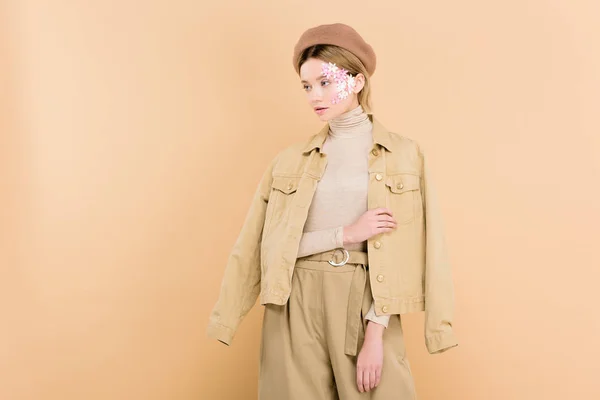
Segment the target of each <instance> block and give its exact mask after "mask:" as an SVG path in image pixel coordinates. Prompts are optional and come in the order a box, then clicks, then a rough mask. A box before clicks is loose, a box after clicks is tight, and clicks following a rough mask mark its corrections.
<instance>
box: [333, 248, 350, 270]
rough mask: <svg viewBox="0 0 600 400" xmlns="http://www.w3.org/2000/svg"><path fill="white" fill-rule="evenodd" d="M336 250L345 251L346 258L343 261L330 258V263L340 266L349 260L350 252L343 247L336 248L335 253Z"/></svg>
mask: <svg viewBox="0 0 600 400" xmlns="http://www.w3.org/2000/svg"><path fill="white" fill-rule="evenodd" d="M336 250H342V251H343V252H344V253H345V255H346V258H345V259H344V261H342V262H341V263H336V262H334V261H333V260H329V264H331V265H333V266H334V267H340V266H342V265H344V264H346V263H347V262H348V260H349V259H350V253H348V250H346V249H344V248H343V247H338V248H337V249H335V250H334V253H333V254H335V251H336Z"/></svg>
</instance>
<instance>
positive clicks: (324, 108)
mask: <svg viewBox="0 0 600 400" xmlns="http://www.w3.org/2000/svg"><path fill="white" fill-rule="evenodd" d="M327 108H328V107H315V111H321V110H327Z"/></svg>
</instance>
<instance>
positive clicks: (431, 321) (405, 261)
mask: <svg viewBox="0 0 600 400" xmlns="http://www.w3.org/2000/svg"><path fill="white" fill-rule="evenodd" d="M369 118H371V121H372V122H373V142H374V144H373V148H372V150H371V152H370V154H369V177H370V179H369V186H368V208H369V209H373V208H377V207H388V208H390V209H391V210H392V213H393V216H394V218H395V219H396V222H397V227H396V229H395V230H393V231H391V232H386V233H381V234H378V235H375V236H373V237H371V238H370V239H369V240H368V259H369V272H370V274H369V276H370V278H371V282H370V283H371V290H372V293H373V298H374V302H375V313H376V314H377V315H381V314H405V313H410V312H416V311H425V326H424V336H425V345H426V347H427V350H428V351H429V353H430V354H435V353H441V352H444V351H446V350H448V349H450V348H452V347H455V346H457V345H458V343H457V339H456V337H455V335H454V333H453V330H452V321H453V311H454V287H453V283H452V274H451V266H450V264H449V262H448V256H447V253H446V245H445V239H444V226H443V221H442V217H441V215H440V209H439V206H438V204H437V194H436V191H435V188H434V186H433V183H432V179H431V176H430V173H429V167H428V159H427V157H426V155H425V154H424V152H423V149H422V148H421V147H420V146H419V144H418V143H417V142H416V141H415V140H413V139H410V138H407V137H405V136H401V135H399V134H396V133H393V132H390V131H388V130H387V129H386V128H385V127H384V126H383V125H382V124H381V123H380V122H379V121H378V120H377V119H376V118H374V117H373V115H372V114H369ZM328 131H329V125H328V124H326V125H325V126H324V127H323V129H322V130H321V131H320V132H319V133H317V134H315V135H313V136H311V137H310V138H309V139H308V140H306V141H303V142H300V143H295V144H293V145H291V146H289V147H287V148H286V149H284V150H282V151H281V152H279V153H278V154H277V155H276V156H275V157H274V159H273V160H272V162H271V163H270V164H269V166H268V168H267V169H266V171H265V172H264V174H263V176H262V179H261V180H260V183H259V185H258V188H257V189H256V192H255V194H254V197H253V199H252V203H251V205H250V209H249V210H248V212H247V215H246V218H245V221H244V223H243V226H242V228H241V231H240V233H239V236H238V237H237V240H236V242H235V244H234V246H233V249H232V250H231V253H230V255H229V258H228V261H227V265H226V267H225V274H224V277H223V280H222V283H221V288H220V295H219V298H218V301H217V302H216V304H215V306H214V308H213V310H212V312H211V315H210V320H209V325H208V329H207V334H208V335H209V336H210V337H212V338H214V339H217V340H219V341H221V342H223V343H225V344H227V345H229V344H230V343H231V341H232V339H233V336H234V334H235V332H236V330H237V328H238V326H239V324H240V322H241V321H242V319H243V318H244V317H245V315H246V314H247V313H248V311H249V310H250V309H251V308H252V307H253V306H254V304H255V303H256V299H257V298H258V297H259V296H260V304H261V305H264V304H266V303H273V304H280V305H281V304H285V303H286V301H287V299H288V298H289V296H290V288H291V280H292V273H293V269H294V264H295V261H296V255H297V251H298V246H299V242H300V237H301V236H302V230H303V226H304V223H305V221H306V217H307V213H308V208H309V206H310V203H311V200H312V197H313V194H314V192H315V189H316V187H317V184H318V181H319V179H320V177H321V176H322V174H323V172H324V170H325V166H326V164H327V156H326V155H325V154H323V153H321V152H320V149H321V146H322V145H323V143H324V141H325V139H326V137H327V134H328Z"/></svg>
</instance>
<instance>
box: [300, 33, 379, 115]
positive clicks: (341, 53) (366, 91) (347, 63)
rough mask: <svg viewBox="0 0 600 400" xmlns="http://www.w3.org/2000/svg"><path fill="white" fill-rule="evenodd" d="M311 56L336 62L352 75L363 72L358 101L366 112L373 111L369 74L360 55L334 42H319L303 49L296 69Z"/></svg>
mask: <svg viewBox="0 0 600 400" xmlns="http://www.w3.org/2000/svg"><path fill="white" fill-rule="evenodd" d="M309 58H318V59H319V60H323V61H325V62H331V63H334V64H335V65H337V66H338V67H340V68H344V69H346V70H347V71H348V72H349V73H350V75H352V76H356V75H358V74H359V73H361V74H363V75H364V76H365V85H364V86H363V88H362V90H361V91H360V92H358V103H359V104H360V105H361V106H362V107H363V109H364V110H365V112H371V109H372V107H371V84H370V79H369V74H368V72H367V69H366V68H365V66H364V64H363V63H362V61H360V59H359V58H358V57H356V56H355V55H354V54H353V53H351V52H350V51H348V50H346V49H344V48H343V47H340V46H335V45H333V44H317V45H314V46H310V47H307V48H306V49H304V51H302V54H301V55H300V57H299V58H298V65H297V68H296V69H297V70H298V71H299V70H300V67H301V66H302V64H304V63H305V62H306V60H308V59H309Z"/></svg>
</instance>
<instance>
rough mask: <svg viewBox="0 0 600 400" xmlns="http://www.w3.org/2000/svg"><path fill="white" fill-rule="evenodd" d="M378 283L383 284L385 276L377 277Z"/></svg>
mask: <svg viewBox="0 0 600 400" xmlns="http://www.w3.org/2000/svg"><path fill="white" fill-rule="evenodd" d="M377 282H383V275H381V274H380V275H377Z"/></svg>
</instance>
